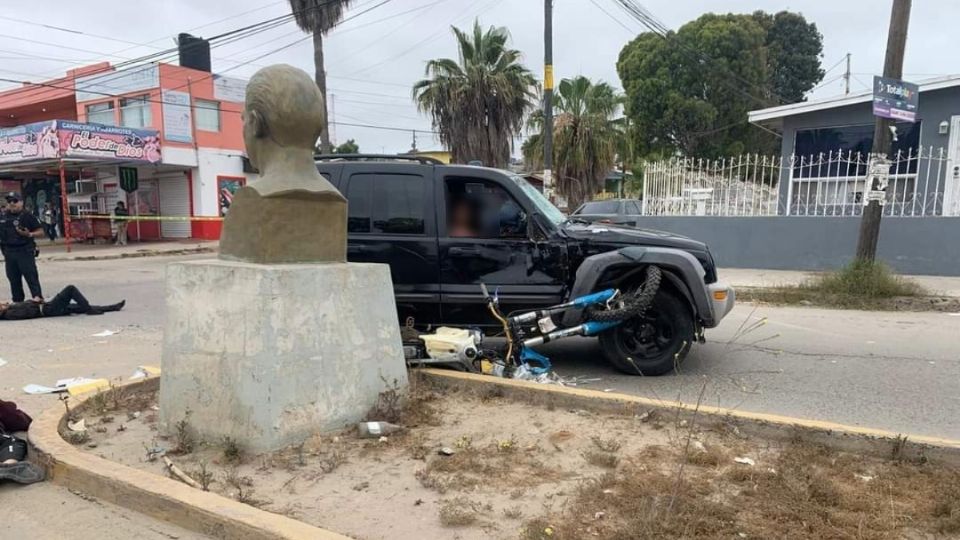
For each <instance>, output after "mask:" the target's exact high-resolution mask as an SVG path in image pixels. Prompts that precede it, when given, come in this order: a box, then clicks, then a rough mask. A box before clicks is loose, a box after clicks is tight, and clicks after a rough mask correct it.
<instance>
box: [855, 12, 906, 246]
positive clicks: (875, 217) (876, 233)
mask: <svg viewBox="0 0 960 540" xmlns="http://www.w3.org/2000/svg"><path fill="white" fill-rule="evenodd" d="M912 3H913V0H893V9H892V11H891V13H890V31H889V33H888V34H887V56H886V59H885V61H884V64H883V76H884V77H887V78H890V79H900V78H902V77H903V55H904V51H905V50H906V47H907V28H908V27H909V25H910V6H911V4H912ZM892 125H893V120H890V119H887V118H879V117H878V118H877V122H876V127H874V130H873V150H872V156H877V155H878V154H886V155H890V149H891V143H892V137H891V133H890V126H892ZM868 181H869V180H868ZM865 187H866V186H865ZM864 192H866V190H864ZM881 214H882V209H881V207H880V202H879V201H875V200H874V201H870V202H869V204H868V205H867V207H866V208H864V210H863V218H862V219H861V220H860V236H859V237H858V238H857V259H859V260H863V261H873V260H875V259H876V258H877V241H878V240H879V239H880V217H881Z"/></svg>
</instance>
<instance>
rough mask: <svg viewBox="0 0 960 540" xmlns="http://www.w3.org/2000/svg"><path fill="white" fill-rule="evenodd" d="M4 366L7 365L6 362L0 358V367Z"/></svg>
mask: <svg viewBox="0 0 960 540" xmlns="http://www.w3.org/2000/svg"><path fill="white" fill-rule="evenodd" d="M5 365H7V361H6V360H4V359H3V358H0V367H3V366H5Z"/></svg>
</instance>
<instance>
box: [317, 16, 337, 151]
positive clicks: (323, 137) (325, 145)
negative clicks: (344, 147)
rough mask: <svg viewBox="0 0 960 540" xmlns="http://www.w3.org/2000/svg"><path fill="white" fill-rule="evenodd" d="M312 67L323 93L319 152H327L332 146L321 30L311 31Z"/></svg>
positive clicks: (318, 86)
mask: <svg viewBox="0 0 960 540" xmlns="http://www.w3.org/2000/svg"><path fill="white" fill-rule="evenodd" d="M313 68H314V75H313V78H314V80H315V81H316V82H317V88H319V89H320V93H321V94H322V95H323V130H322V131H321V132H320V153H322V154H329V153H330V152H331V151H332V149H333V147H332V146H331V145H330V117H329V116H328V114H327V110H328V109H327V72H326V70H325V69H324V67H323V32H314V33H313Z"/></svg>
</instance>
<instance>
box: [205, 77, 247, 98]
mask: <svg viewBox="0 0 960 540" xmlns="http://www.w3.org/2000/svg"><path fill="white" fill-rule="evenodd" d="M213 97H214V99H218V100H220V101H233V102H236V103H243V102H244V101H245V100H246V99H247V81H245V80H243V79H234V78H233V77H224V76H223V75H214V76H213Z"/></svg>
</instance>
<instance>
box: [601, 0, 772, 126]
mask: <svg viewBox="0 0 960 540" xmlns="http://www.w3.org/2000/svg"><path fill="white" fill-rule="evenodd" d="M612 1H613V2H614V3H616V4H617V5H618V6H619V7H620V8H621V9H623V10H624V11H625V12H626V13H627V14H628V15H630V16H631V17H633V18H634V19H636V20H638V21H639V22H640V23H641V24H643V25H644V26H646V27H647V29H649V30H650V31H651V32H653V33H654V34H656V35H658V36H660V37H661V38H663V39H664V40H666V41H668V42H670V43H671V44H672V45H674V46H675V47H676V48H677V49H678V50H681V51H684V52H686V53H687V54H689V55H691V56H694V57H695V60H696V61H697V63H698V64H700V65H707V64H714V67H715V62H714V59H712V58H710V57H707V56H705V55H703V54H702V53H701V52H699V51H696V50H693V49H692V48H690V47H687V46H686V45H684V44H683V43H682V42H680V40H678V39H672V36H671V31H670V30H669V28H667V27H666V25H664V24H663V23H662V22H660V21H659V20H658V19H657V18H656V17H655V16H654V15H653V14H652V13H650V11H649V10H647V9H646V8H644V7H643V6H642V5H640V4H639V3H637V2H636V1H635V0H612ZM724 71H725V72H726V74H727V75H729V76H730V78H732V79H735V80H737V81H738V82H740V83H741V84H743V85H744V86H746V87H751V88H754V89H756V90H760V91H761V93H766V92H770V90H768V89H763V88H759V87H757V86H756V85H755V84H754V83H752V82H750V81H747V80H745V79H743V78H742V77H740V76H739V75H738V74H736V73H734V72H733V71H732V70H730V69H724ZM720 81H721V82H722V84H724V85H725V86H727V87H728V88H730V89H731V90H733V91H735V92H737V93H739V94H742V95H744V96H746V97H748V98H750V99H752V100H754V101H756V102H757V103H760V104H761V105H762V106H764V107H768V106H770V105H771V104H770V101H769V100H767V99H763V98H761V97H758V96H756V95H753V94H751V93H750V92H747V91H746V90H744V89H743V88H741V87H739V86H737V85H734V84H732V83H730V82H729V81H727V80H726V79H725V78H723V77H721V78H720ZM770 93H771V94H772V95H773V97H774V98H775V99H776V100H777V101H778V102H780V103H782V102H783V101H784V100H783V99H782V98H781V97H780V96H778V95H776V94H773V93H772V92H770Z"/></svg>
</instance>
